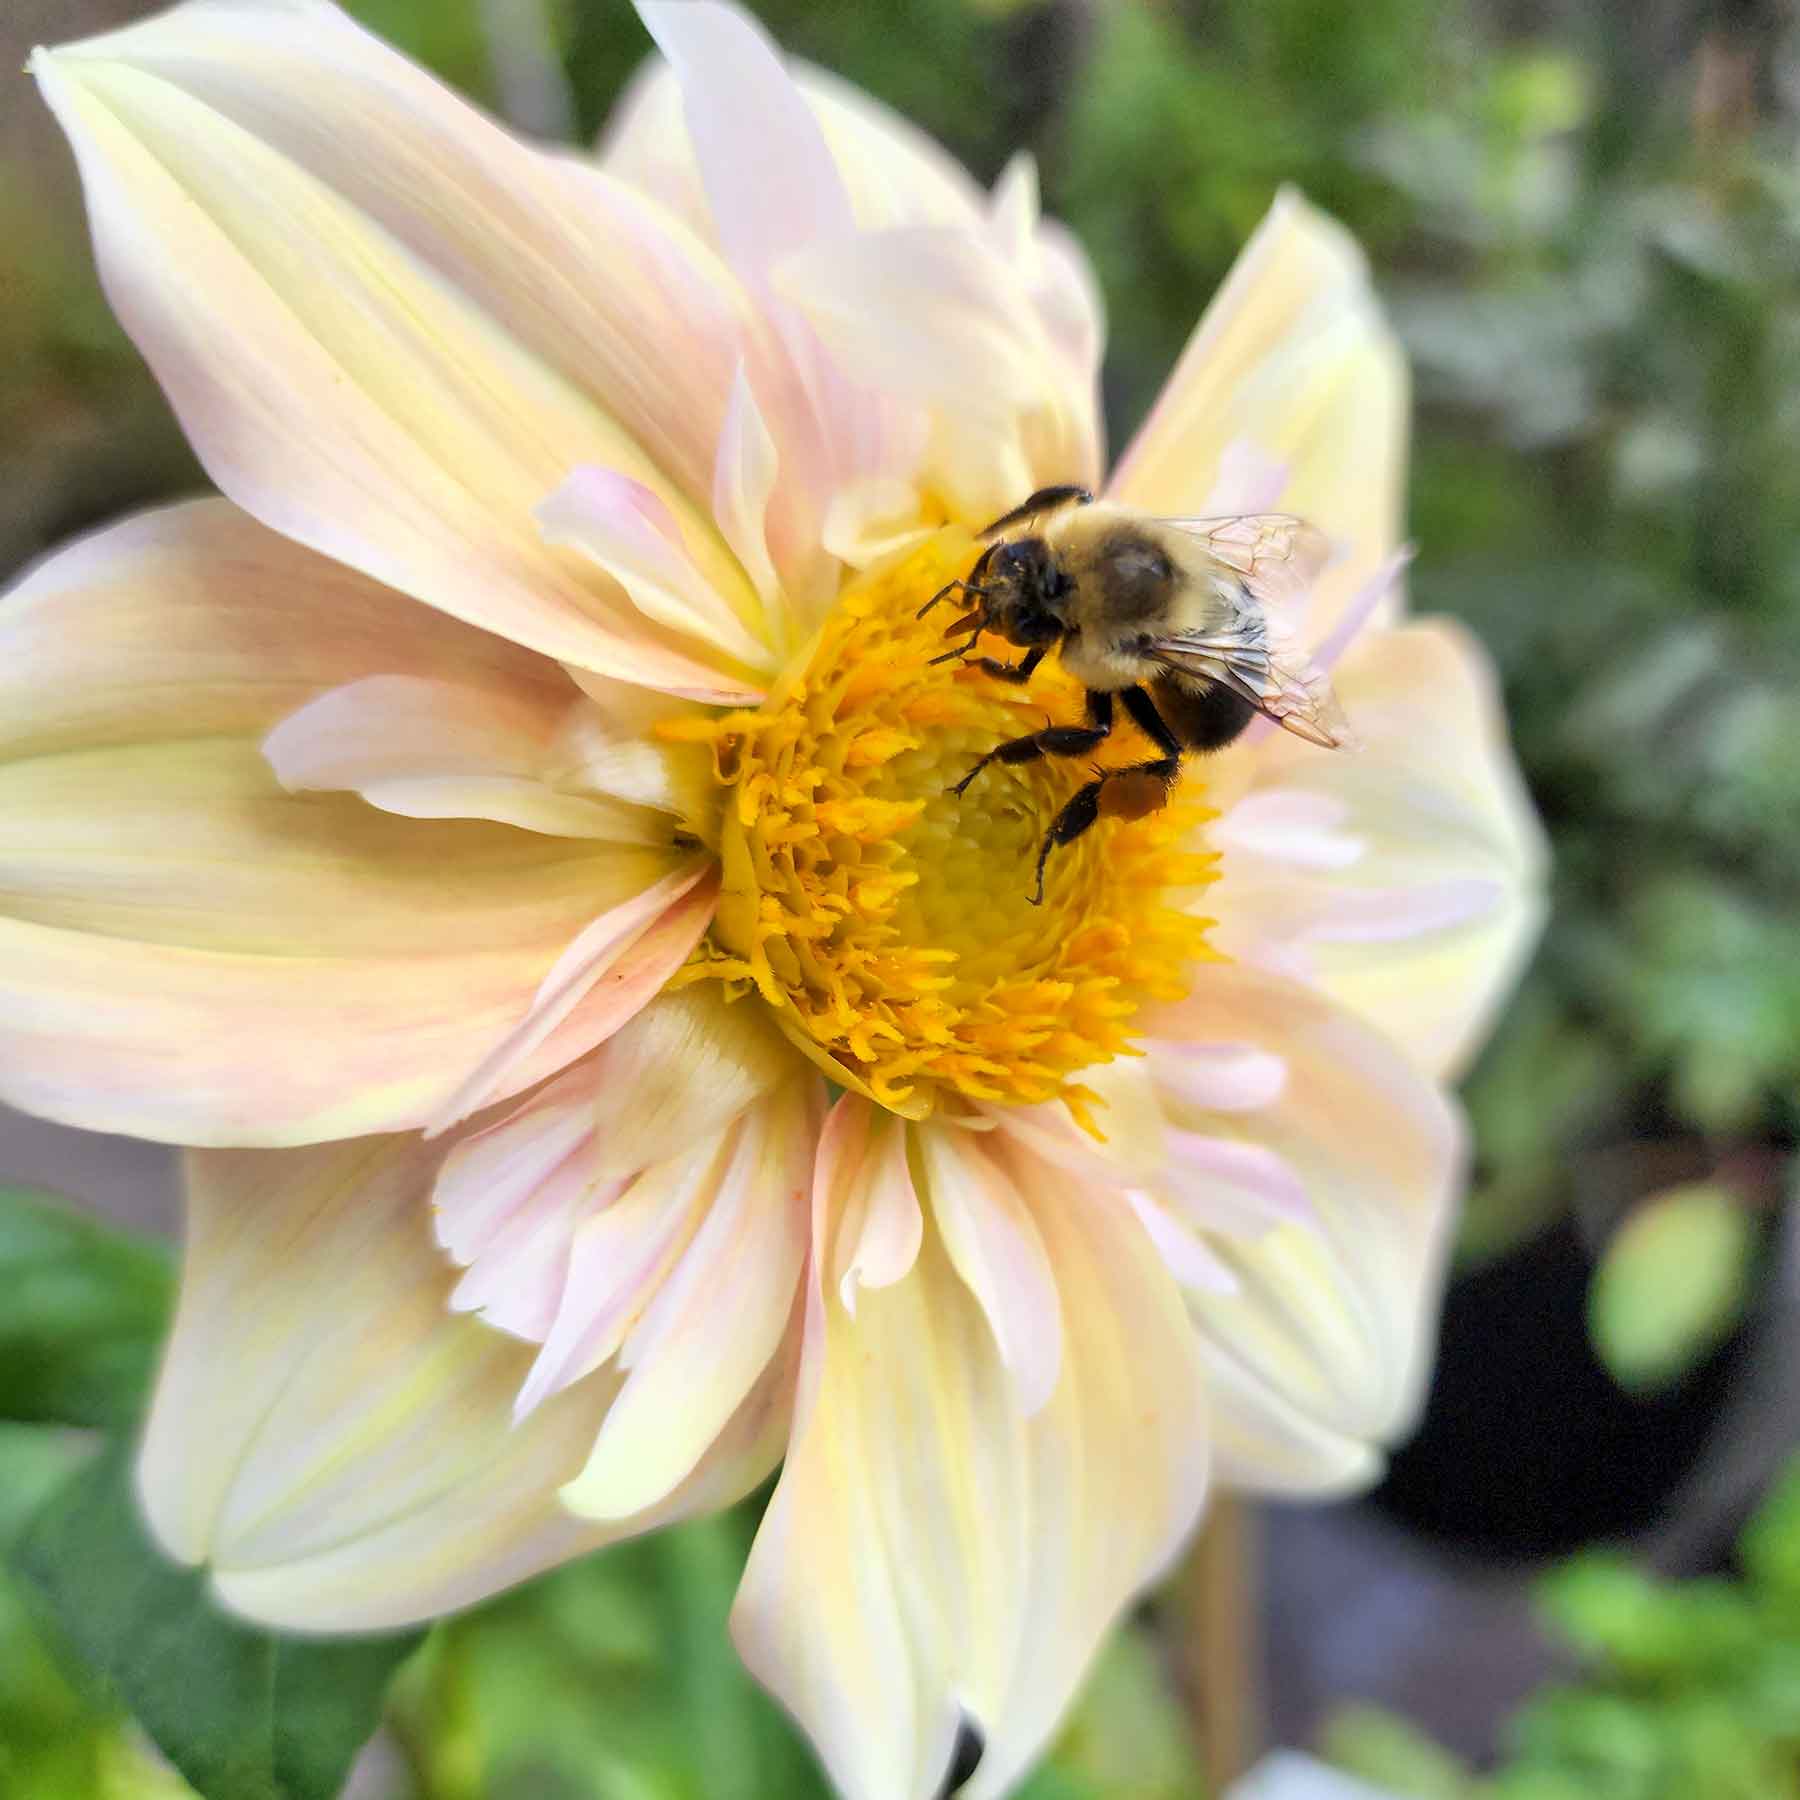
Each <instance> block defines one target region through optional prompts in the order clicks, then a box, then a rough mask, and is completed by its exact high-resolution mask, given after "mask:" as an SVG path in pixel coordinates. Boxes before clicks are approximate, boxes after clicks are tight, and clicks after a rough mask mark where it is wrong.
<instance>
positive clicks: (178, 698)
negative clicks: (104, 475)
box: [0, 500, 635, 755]
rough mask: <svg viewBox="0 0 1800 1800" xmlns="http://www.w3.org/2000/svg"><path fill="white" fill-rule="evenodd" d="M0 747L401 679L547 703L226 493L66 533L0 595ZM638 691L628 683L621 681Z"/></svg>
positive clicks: (65, 742)
mask: <svg viewBox="0 0 1800 1800" xmlns="http://www.w3.org/2000/svg"><path fill="white" fill-rule="evenodd" d="M0 651H3V654H0V683H4V686H3V687H0V701H3V704H0V746H4V750H5V752H6V753H7V754H12V753H15V752H16V753H18V754H21V755H23V754H27V753H29V754H39V753H42V752H45V751H50V750H58V749H66V748H84V749H85V748H98V747H100V746H102V745H107V744H130V743H138V742H142V741H145V740H148V739H155V740H157V741H164V740H172V739H175V738H180V737H216V736H219V735H221V734H232V735H237V736H244V737H254V736H257V735H259V734H260V733H262V732H263V731H266V730H267V729H268V728H269V727H270V726H271V725H273V724H274V723H275V722H276V721H277V720H278V719H280V718H282V717H284V716H285V715H286V714H288V713H291V712H294V711H296V710H297V709H298V708H300V707H302V706H304V705H305V704H306V703H307V702H308V701H310V700H312V699H313V698H315V697H316V696H317V695H319V694H321V693H323V692H324V691H325V690H327V689H328V688H333V687H337V686H339V685H341V684H343V683H346V682H351V681H357V680H360V679H363V678H364V677H366V676H370V675H377V674H406V675H413V676H417V677H419V678H420V679H422V680H432V681H445V682H451V683H454V684H456V685H457V686H459V687H466V688H473V689H478V690H480V691H481V692H483V693H485V694H489V695H491V696H492V697H493V698H494V700H495V702H496V703H497V704H507V705H514V706H520V707H536V706H542V707H544V708H546V709H555V708H556V707H558V706H560V705H564V704H566V703H567V701H568V699H569V698H570V697H571V696H572V694H573V693H574V689H573V688H572V687H571V686H570V683H569V680H568V677H567V676H566V675H564V673H563V672H562V670H561V669H559V668H558V667H557V665H556V664H555V663H553V662H551V661H549V660H548V659H546V658H544V657H540V656H537V655H534V654H533V653H532V652H531V651H529V650H522V649H520V648H519V647H518V646H517V645H516V644H512V643H509V642H507V640H506V639H504V638H499V637H494V636H492V635H491V634H489V633H488V632H485V631H476V630H474V629H472V628H471V627H469V626H467V625H464V624H461V623H460V622H458V621H457V620H455V619H452V618H449V617H447V616H446V615H445V614H443V613H440V612H437V611H434V610H433V609H432V608H430V607H427V606H421V605H419V604H418V603H417V602H416V601H413V600H409V599H407V598H406V596H405V595H403V594H398V593H395V592H394V590H393V589H392V588H386V587H383V586H382V585H381V584H380V583H379V582H375V581H370V580H369V579H368V578H367V577H366V576H362V575H359V574H357V573H356V572H355V571H354V570H352V569H348V568H346V567H344V565H343V564H341V563H336V562H332V561H331V560H330V559H329V558H327V557H323V556H316V555H314V554H313V553H312V552H310V551H308V550H303V549H302V548H300V546H299V545H297V544H295V543H292V542H290V541H289V540H288V539H286V538H283V537H280V536H278V535H277V534H276V533H274V532H272V531H269V530H267V529H266V528H265V527H263V526H261V525H259V524H257V523H256V521H255V520H254V519H252V518H251V517H250V516H249V515H248V514H247V513H244V512H240V511H239V510H238V509H237V508H236V507H235V506H233V505H231V504H230V503H229V502H228V501H225V500H193V501H186V502H183V503H181V504H178V505H174V506H167V507H160V508H156V509H154V510H152V511H149V512H143V513H138V514H136V515H135V516H133V517H131V518H128V519H124V520H122V521H120V522H119V523H118V524H116V525H110V526H108V527H107V528H106V529H104V530H102V531H96V532H94V533H92V534H91V535H89V536H87V537H84V538H80V539H77V540H76V541H75V542H74V543H72V544H70V545H68V546H67V547H65V548H64V549H62V550H59V551H57V552H56V553H55V554H54V555H52V556H49V557H47V558H45V559H44V561H42V562H40V563H39V564H38V565H37V566H36V567H35V568H34V569H32V570H31V571H30V572H29V573H28V574H27V575H26V576H25V577H24V578H23V579H22V580H21V581H20V582H19V583H18V585H17V586H15V587H14V588H13V589H12V590H11V591H10V592H9V593H8V594H7V595H6V596H5V599H4V600H3V601H0ZM634 691H635V690H634Z"/></svg>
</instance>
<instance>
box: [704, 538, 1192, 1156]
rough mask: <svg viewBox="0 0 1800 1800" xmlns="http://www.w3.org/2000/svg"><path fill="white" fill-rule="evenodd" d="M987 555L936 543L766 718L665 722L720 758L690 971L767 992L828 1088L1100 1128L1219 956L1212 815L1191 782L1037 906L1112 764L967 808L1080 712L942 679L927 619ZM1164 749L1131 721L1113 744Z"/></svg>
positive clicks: (1020, 782) (815, 653)
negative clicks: (1112, 1077) (1144, 1011)
mask: <svg viewBox="0 0 1800 1800" xmlns="http://www.w3.org/2000/svg"><path fill="white" fill-rule="evenodd" d="M978 549H979V546H978V545H976V544H975V543H974V541H973V540H972V539H971V538H970V537H969V535H968V533H967V532H965V531H962V530H960V529H957V528H946V529H945V530H942V531H940V532H937V533H936V534H935V535H934V536H933V537H931V538H930V539H929V540H927V541H926V542H924V543H923V544H921V545H920V546H918V547H917V548H915V549H913V550H911V551H909V552H905V553H903V554H902V555H901V556H900V557H899V558H897V559H896V560H894V561H893V562H892V563H890V564H889V565H888V566H886V567H884V568H881V569H878V570H876V571H874V572H872V573H870V574H868V575H867V576H865V577H863V578H861V579H859V580H858V581H857V582H856V583H855V584H853V585H852V586H850V587H849V588H847V589H846V590H845V592H844V593H843V595H842V596H841V597H840V599H839V601H838V604H837V606H836V607H835V609H834V610H833V612H832V615H831V617H830V618H829V619H828V620H827V622H826V623H825V625H824V626H823V628H822V629H821V631H820V633H819V635H818V637H817V638H816V639H815V641H814V642H813V643H812V644H811V645H810V646H809V648H808V649H807V650H805V651H804V652H802V654H801V656H800V657H799V658H798V659H797V661H796V664H795V666H794V667H793V668H791V669H790V670H789V671H788V672H787V673H786V674H785V675H784V676H783V677H782V679H781V680H780V681H779V682H778V683H777V684H776V686H775V689H774V691H773V692H771V694H770V695H769V697H768V699H767V700H766V701H765V702H764V704H763V705H762V706H761V707H760V708H759V709H758V710H757V711H755V712H734V713H729V714H725V715H723V716H714V717H712V718H709V719H704V720H701V719H693V720H683V721H681V722H680V723H679V724H678V725H676V726H674V727H673V728H672V729H671V730H670V735H672V736H677V737H682V738H688V739H701V740H703V741H705V742H708V743H710V745H711V747H712V752H713V758H714V765H715V768H716V770H717V774H718V779H719V782H720V784H721V786H722V788H723V789H724V790H725V791H724V793H723V795H722V799H723V809H722V816H721V822H720V836H719V853H720V860H721V863H722V866H723V888H722V892H721V895H720V899H719V909H718V915H717V918H716V920H715V922H714V925H713V928H712V931H711V933H710V934H709V936H708V939H707V941H706V943H705V944H704V945H703V946H702V948H701V950H700V951H699V952H698V953H697V955H696V958H695V960H694V962H693V963H692V964H691V965H690V966H689V968H688V969H687V970H686V971H684V979H687V980H697V979H705V978H716V979H720V980H724V981H727V982H730V983H734V984H737V985H738V986H739V988H740V989H741V990H743V991H746V992H747V991H749V989H750V988H751V987H754V989H755V991H756V992H757V993H759V994H760V995H761V996H762V998H763V999H764V1000H765V1001H767V1002H768V1004H769V1005H770V1006H771V1007H773V1008H774V1009H775V1013H776V1017H777V1019H778V1021H779V1023H780V1024H781V1026H782V1028H783V1030H784V1031H786V1033H787V1034H788V1036H789V1037H790V1038H791V1039H792V1040H793V1041H794V1042H795V1043H796V1044H797V1045H798V1046H799V1047H800V1048H801V1049H802V1050H803V1051H805V1052H806V1054H807V1055H808V1056H810V1057H812V1058H813V1060H814V1061H815V1062H818V1063H819V1064H820V1065H821V1066H822V1067H823V1068H824V1069H825V1071H826V1073H827V1074H828V1075H830V1076H831V1078H832V1079H833V1080H835V1081H836V1082H838V1083H839V1084H840V1085H841V1086H844V1087H848V1088H851V1089H853V1090H854V1091H856V1092H858V1093H862V1094H866V1095H868V1096H869V1097H870V1098H872V1099H874V1100H877V1101H879V1102H880V1103H881V1104H882V1105H883V1106H886V1107H889V1108H891V1109H892V1110H894V1111H896V1112H900V1113H905V1114H907V1115H909V1116H911V1117H922V1116H923V1115H925V1114H926V1113H929V1112H930V1111H932V1110H933V1108H934V1107H936V1106H939V1105H941V1104H944V1103H945V1102H946V1100H948V1099H949V1098H950V1097H951V1096H955V1095H962V1096H966V1097H967V1098H968V1099H972V1100H985V1101H1017V1102H1034V1101H1044V1100H1051V1099H1061V1100H1063V1101H1065V1102H1066V1103H1067V1104H1068V1105H1069V1106H1070V1108H1071V1110H1072V1111H1073V1112H1074V1114H1075V1116H1076V1118H1078V1119H1080V1120H1081V1121H1082V1122H1083V1124H1085V1125H1087V1126H1088V1127H1089V1128H1090V1129H1094V1122H1093V1120H1092V1118H1091V1115H1090V1114H1089V1112H1088V1110H1087V1109H1088V1107H1089V1105H1090V1104H1091V1103H1092V1102H1093V1100H1094V1096H1093V1094H1092V1093H1091V1092H1090V1091H1089V1090H1088V1089H1086V1088H1084V1087H1082V1086H1081V1084H1080V1083H1079V1082H1078V1081H1076V1080H1074V1079H1072V1078H1073V1077H1074V1076H1075V1075H1076V1074H1077V1072H1078V1071H1080V1070H1082V1069H1084V1068H1087V1067H1090V1066H1091V1065H1093V1064H1095V1063H1098V1062H1104V1061H1106V1060H1107V1059H1109V1058H1111V1057H1114V1056H1118V1055H1121V1054H1131V1053H1132V1052H1131V1046H1130V1042H1129V1039H1130V1033H1131V1027H1132V1020H1133V1018H1134V1016H1135V1015H1136V1013H1137V1012H1138V1010H1139V1008H1140V1007H1141V1006H1142V1005H1143V1004H1144V1003H1145V1002H1146V1001H1148V1000H1153V999H1154V1000H1161V999H1173V998H1177V997H1179V995H1180V994H1181V993H1182V992H1183V991H1184V988H1185V985H1186V979H1187V975H1186V972H1187V970H1188V968H1189V966H1190V965H1191V964H1192V963H1193V962H1194V961H1195V960H1196V959H1197V958H1202V957H1205V956H1207V955H1208V954H1209V952H1208V949H1207V945H1206V937H1205V932H1206V925H1207V921H1206V920H1204V919H1201V918H1197V917H1195V916H1193V915H1192V914H1191V913H1190V912H1188V911H1186V910H1183V907H1182V905H1181V903H1182V902H1183V901H1187V900H1191V899H1192V898H1193V890H1194V889H1195V888H1197V887H1199V886H1200V885H1201V884H1202V883H1204V882H1205V881H1207V880H1209V879H1211V863H1212V860H1213V859H1212V858H1211V857H1210V856H1207V855H1202V854H1196V853H1194V852H1193V851H1192V850H1191V849H1190V848H1189V846H1190V845H1191V843H1192V841H1193V838H1194V834H1195V830H1196V827H1197V826H1198V824H1199V823H1200V821H1201V820H1202V819H1203V818H1204V817H1205V816H1206V814H1205V812H1204V809H1203V808H1202V806H1201V804H1200V800H1199V783H1198V782H1197V781H1196V780H1195V779H1194V778H1193V776H1192V775H1189V776H1188V778H1187V779H1186V780H1185V781H1184V782H1183V783H1182V785H1181V786H1180V787H1179V788H1178V789H1177V790H1176V794H1175V798H1174V800H1173V802H1172V803H1171V804H1170V805H1169V806H1168V807H1167V808H1166V809H1164V810H1162V811H1161V812H1157V813H1154V814H1152V815H1151V816H1150V817H1148V818H1144V819H1138V820H1126V819H1120V818H1102V819H1101V820H1100V821H1099V823H1098V824H1096V825H1095V826H1094V827H1093V829H1091V830H1090V831H1088V832H1086V833H1085V834H1084V835H1083V836H1082V837H1080V838H1079V839H1077V840H1076V841H1075V842H1074V843H1073V844H1071V845H1069V846H1067V847H1066V848H1062V849H1058V850H1055V851H1053V852H1052V853H1051V856H1050V861H1049V867H1048V871H1047V880H1046V883H1045V890H1044V903H1043V905H1041V906H1034V905H1033V904H1032V903H1031V894H1032V891H1033V889H1034V887H1035V885H1036V867H1037V858H1038V847H1039V845H1040V844H1041V842H1042V841H1043V836H1044V833H1045V831H1046V829H1047V828H1048V827H1049V824H1050V821H1051V820H1052V819H1053V818H1054V817H1055V816H1056V814H1057V812H1058V810H1059V809H1060V808H1061V806H1062V805H1063V803H1064V802H1065V801H1066V800H1067V799H1068V798H1069V797H1070V795H1072V794H1073V793H1074V792H1075V790H1076V789H1077V788H1078V787H1080V786H1081V785H1082V784H1083V783H1084V782H1086V781H1088V780H1090V779H1092V773H1093V771H1092V767H1091V764H1090V760H1089V759H1087V758H1081V759H1073V760H1071V759H1057V758H1050V757H1045V758H1040V759H1039V760H1037V761H1034V762H1026V763H1017V764H1012V765H1006V764H1002V763H998V762H995V763H990V764H989V765H988V766H987V768H986V769H984V770H983V771H982V772H981V774H980V775H978V776H977V777H976V778H975V780H974V782H973V783H972V784H971V785H970V786H969V788H968V789H967V791H966V792H965V793H964V794H962V795H961V796H960V797H958V796H957V795H955V794H952V793H951V792H950V791H949V789H950V788H951V786H952V785H953V784H954V783H955V782H956V781H957V780H959V779H960V778H961V777H962V776H963V775H964V774H966V773H967V772H968V770H969V768H970V766H971V765H972V764H973V763H974V762H975V760H976V759H977V758H978V757H980V756H981V754H982V753H983V752H984V751H987V750H991V749H993V748H994V746H995V745H996V744H998V743H1001V742H1003V741H1004V740H1006V739H1008V738H1014V737H1019V736H1021V735H1023V734H1025V733H1027V732H1030V731H1033V730H1036V729H1037V728H1038V727H1040V726H1042V725H1044V724H1046V723H1047V722H1049V721H1050V720H1051V719H1054V720H1055V721H1057V722H1064V721H1074V720H1077V719H1079V718H1080V717H1081V691H1080V689H1079V688H1078V687H1077V686H1076V685H1075V684H1074V683H1073V682H1072V681H1071V680H1070V679H1069V678H1068V677H1067V676H1066V675H1063V674H1062V673H1061V671H1060V670H1058V669H1056V668H1055V667H1054V665H1053V664H1052V665H1047V666H1045V667H1044V668H1041V669H1039V670H1038V671H1037V673H1036V674H1035V675H1034V676H1033V677H1032V681H1031V685H1030V687H1029V688H1028V689H1027V688H1020V687H1016V686H1012V685H1009V684H1007V683H1004V682H1000V681H996V680H995V679H994V678H993V677H991V676H989V675H986V674H983V673H982V672H981V671H980V670H978V669H975V668H973V667H960V666H958V665H956V664H940V665H939V666H937V667H933V666H932V662H931V659H932V658H933V657H934V656H937V655H939V654H941V653H942V652H943V650H944V649H945V648H946V643H945V638H944V635H943V633H944V627H945V624H946V623H947V622H948V621H949V620H950V619H953V618H954V617H956V615H957V613H958V612H959V611H960V610H961V609H960V608H957V607H953V606H951V605H949V604H945V605H941V606H939V607H938V608H936V609H935V610H934V611H933V612H932V613H931V614H930V615H929V616H928V617H926V618H924V619H919V618H918V617H917V616H916V615H917V613H918V610H919V607H920V606H921V605H922V604H923V602H924V601H925V600H927V599H929V598H930V596H931V595H932V594H933V593H935V592H936V591H937V590H938V589H939V588H940V587H942V586H943V585H944V583H945V582H947V581H949V580H950V579H951V578H952V577H954V576H957V575H962V574H966V573H967V572H968V570H969V568H970V566H971V565H972V564H973V562H974V560H975V557H976V555H977V553H978ZM953 641H958V642H960V641H961V640H953ZM986 647H988V646H986V645H984V648H986ZM994 647H995V648H996V649H997V650H998V652H999V653H1000V654H1001V655H1003V656H1007V657H1014V656H1016V655H1017V654H1018V653H1017V652H1016V651H1012V650H1010V649H1008V648H1007V647H1005V646H994ZM1154 754H1155V753H1154V751H1153V750H1151V749H1150V748H1149V746H1148V745H1147V744H1146V743H1145V741H1144V740H1143V739H1142V738H1141V737H1139V736H1137V735H1136V734H1135V733H1134V731H1133V730H1132V729H1131V728H1129V727H1126V726H1123V725H1122V726H1121V727H1120V728H1119V729H1118V730H1117V731H1116V732H1115V733H1114V735H1113V737H1112V738H1111V739H1109V740H1108V742H1107V744H1106V746H1105V760H1106V761H1107V762H1112V763H1120V762H1135V761H1140V760H1142V759H1144V758H1145V757H1147V756H1151V755H1154Z"/></svg>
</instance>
